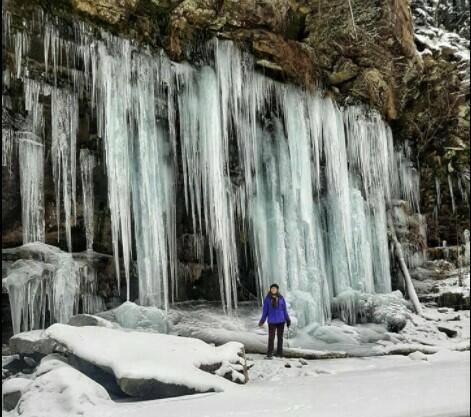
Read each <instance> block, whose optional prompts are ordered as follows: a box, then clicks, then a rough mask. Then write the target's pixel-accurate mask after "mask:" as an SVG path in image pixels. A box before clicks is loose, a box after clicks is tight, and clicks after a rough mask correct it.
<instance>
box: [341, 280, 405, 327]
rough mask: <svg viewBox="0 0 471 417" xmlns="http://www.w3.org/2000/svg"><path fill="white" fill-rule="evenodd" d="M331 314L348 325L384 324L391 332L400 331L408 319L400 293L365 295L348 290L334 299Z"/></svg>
mask: <svg viewBox="0 0 471 417" xmlns="http://www.w3.org/2000/svg"><path fill="white" fill-rule="evenodd" d="M332 312H333V315H334V316H335V317H338V318H340V319H341V320H342V321H344V322H346V323H348V324H356V323H368V322H372V323H384V324H386V326H387V328H388V330H389V331H393V332H398V331H400V330H402V329H403V328H404V327H405V325H406V323H407V319H408V318H409V317H410V312H409V309H408V303H407V301H406V300H405V299H404V298H403V296H402V293H401V292H400V291H393V292H391V293H387V294H367V293H362V292H359V291H355V290H352V289H349V290H346V291H343V292H342V293H340V294H339V295H338V296H337V297H334V299H333V302H332Z"/></svg>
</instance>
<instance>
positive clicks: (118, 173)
mask: <svg viewBox="0 0 471 417" xmlns="http://www.w3.org/2000/svg"><path fill="white" fill-rule="evenodd" d="M41 19H42V20H41V22H42V25H43V26H42V27H43V30H42V33H41V36H42V37H43V39H42V40H43V44H44V57H45V63H46V67H47V68H46V70H47V71H50V68H52V72H53V75H54V76H53V79H54V84H57V78H58V74H57V72H58V68H59V67H63V66H65V67H67V68H68V77H69V84H70V85H69V88H68V89H63V88H58V87H57V86H52V87H50V89H51V95H52V98H51V102H52V107H53V110H54V111H53V113H52V114H53V115H52V117H53V119H52V127H53V129H52V144H53V145H52V151H53V154H54V155H55V157H54V179H55V181H56V192H57V197H56V200H57V201H56V204H57V205H58V206H59V201H60V200H61V199H60V196H61V195H62V205H63V207H64V212H65V216H64V220H65V229H66V231H67V241H68V244H69V248H70V227H71V226H70V225H71V222H72V221H73V219H74V218H75V209H74V207H75V182H74V181H75V180H74V178H75V165H74V163H75V162H74V161H75V147H76V145H75V137H76V132H77V120H78V115H79V112H80V109H79V106H78V100H79V98H83V99H84V101H85V102H86V103H87V105H88V106H89V110H91V111H92V112H93V114H94V116H96V119H97V124H98V133H99V136H100V137H101V138H102V139H103V142H104V154H105V161H106V172H107V180H108V203H109V207H110V212H111V223H112V241H113V248H114V254H115V259H116V274H117V277H118V285H120V281H119V280H120V278H119V266H120V265H119V262H120V258H122V259H123V264H124V271H125V272H124V273H125V279H126V289H127V290H126V292H127V298H128V299H129V297H130V293H129V287H130V285H129V279H130V272H129V271H130V268H131V262H132V260H133V258H135V259H136V261H137V267H138V275H139V301H140V303H141V304H149V305H157V306H159V307H163V308H167V307H168V305H169V302H171V301H173V299H174V297H175V294H177V293H178V285H179V281H180V279H181V277H179V276H177V271H178V270H179V268H177V262H178V261H177V250H176V207H175V206H176V203H177V196H176V191H175V190H176V184H177V182H178V179H179V175H180V174H181V175H182V176H183V178H182V179H183V183H184V200H185V204H186V210H187V213H188V215H189V216H190V217H191V220H192V225H193V232H194V233H195V234H196V235H198V236H200V235H201V236H204V237H205V239H206V243H207V244H208V246H209V248H210V251H209V253H210V256H211V264H212V266H213V267H214V268H215V269H217V272H218V276H219V286H220V293H221V300H222V301H223V304H224V306H225V308H226V310H227V311H228V312H230V311H233V310H234V309H235V308H236V307H237V289H238V286H239V274H240V272H239V258H240V257H241V256H244V255H243V252H244V250H245V249H247V248H248V250H250V251H252V258H253V259H254V268H255V270H256V274H257V286H258V291H259V296H260V298H262V297H263V295H264V294H265V292H266V290H267V289H268V286H269V284H270V283H271V282H274V281H276V282H278V283H279V284H280V286H281V290H282V292H284V293H286V294H287V298H288V300H289V301H290V303H291V306H292V307H293V308H294V309H295V310H296V311H297V312H298V313H299V315H300V316H303V320H304V321H305V322H306V323H307V322H309V321H319V322H322V321H325V320H328V319H329V317H330V310H331V302H332V299H333V298H334V297H335V296H337V295H338V294H340V293H343V292H345V291H347V290H350V289H351V290H355V291H360V292H366V293H375V292H389V291H390V290H391V279H390V266H389V252H388V238H387V231H386V208H387V205H388V204H389V202H391V201H392V200H393V199H398V198H402V199H407V200H408V201H409V202H410V204H411V205H412V206H413V207H414V208H415V210H417V211H418V209H419V204H420V201H419V198H418V196H419V193H418V175H417V172H416V170H415V168H414V166H413V164H412V163H411V149H410V146H409V145H408V144H402V145H395V144H394V143H393V138H392V134H391V130H390V128H389V127H388V125H387V124H386V123H385V122H384V121H383V120H382V119H381V117H380V116H379V115H378V114H377V113H376V112H374V111H372V110H370V109H368V108H364V107H361V106H352V107H347V108H339V107H338V106H337V105H336V104H335V103H334V102H333V101H332V100H331V99H330V98H328V97H324V96H323V95H322V92H320V91H307V90H304V89H301V88H298V87H295V86H292V85H286V84H281V83H278V82H275V81H273V80H271V79H269V78H267V77H265V76H263V75H261V74H260V73H258V72H257V71H256V70H255V68H254V62H253V59H252V58H251V57H250V56H249V55H247V54H245V53H243V52H241V51H240V50H239V49H238V48H237V47H236V46H235V45H234V44H233V43H230V42H226V41H217V40H213V41H211V42H209V43H208V44H207V45H205V46H200V49H201V51H200V52H202V53H201V54H200V55H201V56H200V58H201V59H200V62H199V64H198V65H192V66H190V65H189V64H185V63H179V64H177V63H173V62H171V61H170V60H169V59H168V57H166V56H165V55H164V54H163V52H161V51H160V52H152V51H150V50H148V49H146V48H143V47H139V46H138V45H137V44H136V43H134V42H131V41H129V40H126V39H121V38H117V37H114V36H111V35H110V34H107V33H104V32H102V33H100V34H97V33H95V34H93V31H92V30H91V28H88V27H87V26H86V25H84V24H83V23H76V25H75V27H74V35H73V36H72V37H71V38H68V39H62V38H61V37H60V36H59V31H58V30H57V28H56V27H55V26H54V22H52V21H51V20H50V19H49V18H47V16H42V17H41ZM10 37H12V38H13V40H14V41H15V42H16V45H17V59H16V62H17V65H18V66H19V68H18V69H17V76H18V77H21V76H22V74H23V73H24V70H23V69H22V64H21V63H22V62H23V59H22V57H23V56H24V54H25V53H27V51H28V45H27V44H28V42H27V41H28V37H27V36H26V35H24V34H23V32H19V33H15V34H13V35H10ZM28 91H29V95H30V96H32V97H33V96H34V94H36V92H35V91H36V90H34V89H32V88H31V87H30V88H29V90H28ZM33 93H34V94H33ZM41 94H43V93H41ZM28 97H29V96H28ZM34 97H35V96H34ZM31 102H34V100H32V101H31ZM33 107H34V105H33ZM81 162H83V163H84V164H85V159H84V160H83V161H82V157H81ZM235 166H236V167H235ZM89 170H90V167H89V166H88V165H83V167H82V171H83V172H82V178H83V180H82V182H83V184H82V185H83V188H84V193H85V191H86V192H87V195H85V194H84V202H85V206H86V207H85V210H84V213H85V216H86V219H85V223H86V225H87V224H88V226H87V227H86V229H87V232H86V233H87V246H90V245H91V244H90V242H91V241H92V238H91V237H90V230H91V226H90V224H91V223H92V221H93V219H92V218H91V217H90V210H89V209H90V207H91V205H92V202H93V191H90V187H89V185H90V184H91V181H90V179H89V178H88V177H87V178H84V177H83V175H84V173H86V172H89ZM87 175H88V174H87ZM87 184H88V185H87ZM87 213H88V214H87ZM133 226H134V228H133ZM242 234H243V235H244V237H245V236H246V237H247V239H245V238H244V241H245V242H246V243H245V244H246V245H247V248H245V249H243V248H242V246H243V244H242V239H241V235H242ZM133 240H134V241H135V243H136V245H135V247H136V253H135V254H134V253H132V247H133ZM180 269H181V268H180Z"/></svg>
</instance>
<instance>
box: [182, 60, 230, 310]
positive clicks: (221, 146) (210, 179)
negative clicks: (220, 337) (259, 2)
mask: <svg viewBox="0 0 471 417" xmlns="http://www.w3.org/2000/svg"><path fill="white" fill-rule="evenodd" d="M179 78H180V84H181V87H180V91H179V105H180V114H181V115H183V117H181V118H180V131H181V141H182V159H183V164H184V169H185V172H186V175H187V176H188V178H187V179H186V181H187V182H186V186H187V189H188V188H189V189H190V190H189V194H190V199H191V205H192V208H193V209H195V208H196V212H197V213H196V214H193V218H195V217H198V219H199V223H201V213H202V210H201V207H202V208H203V210H204V213H203V214H204V228H205V230H206V233H207V235H208V236H209V242H210V245H211V247H212V249H213V250H214V251H215V252H216V258H217V266H218V272H219V282H220V289H221V299H222V300H224V305H225V307H226V308H227V310H228V311H231V310H232V307H233V306H236V305H237V289H236V282H237V279H238V265H237V247H236V241H235V225H234V222H235V219H234V205H233V194H232V184H231V181H230V177H229V172H228V158H229V154H228V152H229V150H228V143H227V140H225V139H224V136H223V132H222V130H221V103H220V97H219V89H218V83H217V78H216V75H215V73H214V71H213V70H212V69H211V68H209V67H203V68H202V69H201V71H200V72H199V73H198V74H197V77H196V88H195V86H193V83H194V82H195V79H193V73H192V72H191V71H185V70H184V69H183V70H182V71H181V72H180V74H179ZM194 223H196V221H194Z"/></svg>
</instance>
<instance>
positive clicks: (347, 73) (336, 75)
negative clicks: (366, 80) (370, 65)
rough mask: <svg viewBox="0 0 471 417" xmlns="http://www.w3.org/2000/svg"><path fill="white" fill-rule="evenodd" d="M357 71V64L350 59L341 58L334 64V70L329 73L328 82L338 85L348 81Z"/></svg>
mask: <svg viewBox="0 0 471 417" xmlns="http://www.w3.org/2000/svg"><path fill="white" fill-rule="evenodd" d="M358 71H359V68H358V65H356V64H354V63H353V62H352V61H351V60H342V61H340V62H338V63H337V64H336V65H335V70H334V72H333V73H332V74H330V75H329V82H330V83H331V84H332V85H338V84H342V83H344V82H346V81H350V80H351V79H353V78H355V77H356V76H357V75H358Z"/></svg>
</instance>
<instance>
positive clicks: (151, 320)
mask: <svg viewBox="0 0 471 417" xmlns="http://www.w3.org/2000/svg"><path fill="white" fill-rule="evenodd" d="M98 316H100V317H102V318H104V319H106V320H108V321H110V322H115V323H117V324H119V325H120V326H121V327H124V328H126V329H140V330H150V331H156V332H159V333H167V332H168V323H167V315H166V314H165V311H163V310H161V309H159V308H157V307H145V306H140V305H137V304H135V303H133V302H131V301H126V302H125V303H123V304H121V305H120V306H118V307H116V308H114V309H113V310H109V311H106V312H103V313H100V314H98Z"/></svg>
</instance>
